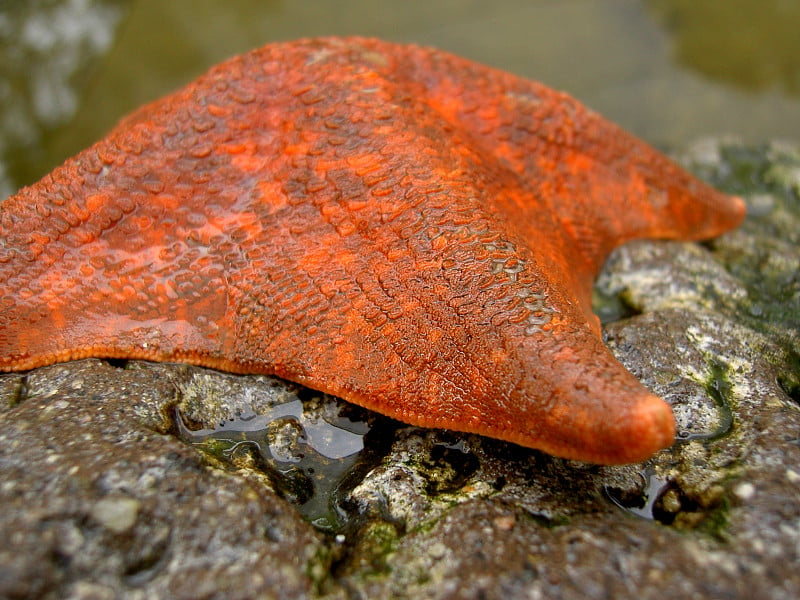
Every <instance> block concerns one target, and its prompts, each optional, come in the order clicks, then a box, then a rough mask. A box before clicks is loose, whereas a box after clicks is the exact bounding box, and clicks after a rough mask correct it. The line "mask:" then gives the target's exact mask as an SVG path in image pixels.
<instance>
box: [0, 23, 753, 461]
mask: <svg viewBox="0 0 800 600" xmlns="http://www.w3.org/2000/svg"><path fill="white" fill-rule="evenodd" d="M743 217H744V205H743V203H742V202H741V200H739V199H737V198H731V197H728V196H725V195H723V194H721V193H719V192H717V191H715V190H713V189H711V188H710V187H708V186H706V185H705V184H703V183H701V182H700V181H698V180H696V179H694V178H693V177H692V176H690V175H689V174H687V173H686V172H684V171H683V170H681V169H680V168H679V167H678V166H676V165H675V164H673V163H672V162H670V161H669V160H668V159H666V158H665V157H664V156H662V155H661V154H659V153H658V152H656V151H655V150H653V149H652V148H650V147H649V146H647V145H646V144H644V143H643V142H641V141H639V140H637V139H635V138H633V137H632V136H630V135H629V134H627V133H625V132H623V131H622V130H621V129H619V128H618V127H617V126H615V125H613V124H611V123H609V122H607V121H606V120H604V119H602V118H601V117H599V116H598V115H597V114H595V113H593V112H591V111H589V110H587V109H586V108H584V107H583V106H581V105H580V104H579V103H578V102H576V101H575V100H573V99H572V98H570V97H568V96H566V95H564V94H561V93H558V92H555V91H553V90H551V89H549V88H547V87H544V86H542V85H541V84H538V83H535V82H531V81H527V80H524V79H521V78H518V77H515V76H513V75H510V74H507V73H504V72H501V71H497V70H493V69H490V68H488V67H485V66H482V65H479V64H475V63H472V62H469V61H467V60H464V59H461V58H458V57H455V56H452V55H450V54H446V53H444V52H441V51H437V50H433V49H426V48H419V47H415V46H402V45H395V44H390V43H386V42H381V41H377V40H367V39H357V38H350V39H322V40H302V41H299V42H293V43H282V44H273V45H269V46H266V47H264V48H261V49H259V50H255V51H253V52H250V53H248V54H245V55H243V56H240V57H236V58H234V59H231V60H229V61H227V62H225V63H223V64H221V65H219V66H217V67H215V68H214V69H212V70H211V71H210V72H209V73H208V74H206V75H205V76H203V77H201V78H200V79H198V80H197V81H195V82H194V83H192V84H190V85H189V86H187V87H186V88H184V89H182V90H180V91H178V92H176V93H174V94H172V95H170V96H168V97H166V98H164V99H162V100H160V101H157V102H154V103H153V104H150V105H148V106H145V107H144V108H142V109H140V110H138V111H137V112H135V113H134V114H132V115H130V116H129V117H128V118H126V119H125V120H124V121H123V122H122V123H120V125H119V126H118V127H117V128H116V129H114V131H112V132H111V134H110V135H109V136H108V137H107V138H105V139H104V140H102V141H100V142H99V143H98V144H96V145H94V146H93V147H91V148H89V149H88V150H86V151H84V152H82V153H80V154H78V155H77V156H75V157H74V158H72V159H70V160H68V161H67V162H66V163H65V164H64V165H63V166H61V167H59V168H58V169H56V170H55V171H53V172H52V173H51V174H50V175H48V176H46V177H45V178H44V179H42V180H41V181H39V182H38V183H36V184H34V185H33V186H31V187H28V188H25V189H23V190H21V191H20V192H19V193H18V194H17V195H15V196H13V197H11V198H9V199H7V200H5V201H4V202H3V203H2V205H0V370H5V371H10V370H25V369H31V368H34V367H37V366H41V365H45V364H49V363H53V362H58V361H66V360H72V359H77V358H82V357H89V356H95V357H116V358H141V359H148V360H157V361H174V362H187V363H193V364H198V365H205V366H208V367H213V368H218V369H224V370H229V371H234V372H240V373H270V374H275V375H278V376H281V377H284V378H286V379H290V380H293V381H296V382H299V383H302V384H305V385H307V386H309V387H312V388H314V389H317V390H321V391H325V392H329V393H331V394H334V395H337V396H340V397H342V398H344V399H346V400H349V401H351V402H355V403H357V404H361V405H363V406H366V407H368V408H371V409H374V410H376V411H378V412H381V413H384V414H387V415H390V416H393V417H396V418H397V419H400V420H402V421H405V422H408V423H413V424H418V425H422V426H431V427H446V428H451V429H455V430H460V431H469V432H477V433H481V434H484V435H488V436H492V437H496V438H501V439H504V440H508V441H513V442H516V443H519V444H522V445H525V446H529V447H533V448H539V449H542V450H545V451H547V452H550V453H552V454H555V455H559V456H563V457H568V458H576V459H581V460H587V461H593V462H598V463H607V464H615V463H626V462H634V461H639V460H643V459H645V458H647V457H648V456H649V455H651V454H652V453H653V452H655V451H656V450H658V449H660V448H663V447H666V446H669V445H670V444H671V443H672V441H673V436H674V419H673V416H672V412H671V409H670V407H669V405H668V404H667V403H666V402H664V401H663V400H662V399H660V398H658V397H657V396H655V395H654V394H652V393H651V392H649V391H648V390H647V389H646V388H645V387H643V386H642V385H641V384H640V383H639V382H638V381H637V380H636V379H635V378H634V377H633V376H632V375H631V374H630V373H629V372H628V371H627V370H625V368H624V367H623V366H622V365H621V364H620V363H619V362H617V360H616V359H615V358H614V357H613V356H612V355H611V353H610V352H609V350H608V349H607V348H606V347H605V346H604V345H603V343H602V340H601V337H600V327H599V322H598V320H597V318H596V317H595V316H594V315H593V313H592V309H591V288H592V283H593V280H594V277H595V276H596V274H597V272H598V270H599V269H600V267H601V265H602V263H603V261H604V260H605V258H606V256H607V255H608V253H609V252H610V251H611V250H612V249H613V248H614V247H615V246H617V245H619V244H622V243H624V242H625V241H627V240H630V239H633V238H638V237H656V238H682V239H702V238H709V237H713V236H715V235H718V234H720V233H722V232H723V231H725V230H727V229H730V228H731V227H734V226H736V225H737V224H738V223H739V222H741V220H742V218H743Z"/></svg>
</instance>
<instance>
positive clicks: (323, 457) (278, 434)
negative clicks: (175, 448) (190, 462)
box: [174, 398, 391, 532]
mask: <svg viewBox="0 0 800 600" xmlns="http://www.w3.org/2000/svg"><path fill="white" fill-rule="evenodd" d="M326 400H327V401H330V402H334V403H337V404H338V407H339V411H338V413H337V414H336V415H335V416H329V415H328V414H326V415H325V416H324V417H323V416H320V415H317V414H310V411H304V407H303V402H302V401H301V400H300V399H297V400H291V401H288V402H285V403H283V404H277V405H275V406H273V407H271V408H269V409H267V411H266V412H262V414H255V413H254V412H252V411H244V412H242V413H241V414H240V415H238V416H236V417H234V418H231V419H229V420H226V421H224V422H221V423H219V425H218V426H217V427H214V428H210V429H197V430H193V429H190V427H189V426H188V424H187V422H186V421H185V419H184V417H183V415H182V414H181V413H180V411H179V410H178V409H176V410H175V415H174V418H175V424H176V428H177V435H178V437H179V438H180V439H182V440H183V441H185V442H187V443H189V444H191V445H193V446H195V447H197V448H198V449H199V450H201V451H203V452H205V453H207V454H209V455H211V456H212V457H213V458H214V459H216V460H217V461H220V462H222V463H223V464H225V465H227V466H229V467H230V468H232V469H237V470H238V469H250V470H254V471H257V472H260V473H263V474H265V475H266V476H267V477H268V478H269V480H270V481H271V483H272V485H273V486H274V488H275V490H276V491H277V492H278V493H279V494H281V495H282V496H283V497H284V498H286V499H287V500H289V501H290V502H292V503H293V504H295V505H296V506H297V507H298V509H299V510H300V512H301V514H302V515H303V516H304V517H305V518H306V519H307V520H308V521H309V522H311V523H312V524H313V525H314V526H315V527H317V528H318V529H321V530H323V531H328V532H336V531H339V530H340V529H341V528H342V527H343V526H344V525H345V522H346V514H345V513H344V511H343V510H342V509H341V508H340V507H339V499H340V498H341V497H342V494H343V492H344V489H343V488H345V487H347V486H346V481H348V480H349V479H350V478H356V476H357V472H358V470H359V467H360V466H363V465H364V464H365V462H367V461H368V457H367V456H365V455H369V456H375V455H376V450H378V449H379V448H380V447H382V446H385V444H384V443H382V442H381V441H380V440H378V441H376V444H372V445H371V446H372V447H371V448H370V452H368V453H365V452H364V450H365V441H364V438H365V437H366V436H367V435H368V434H369V432H370V431H371V430H372V429H373V426H374V425H375V423H376V422H377V421H378V420H379V419H377V418H376V417H375V416H374V415H372V414H370V413H368V412H367V411H364V410H363V409H360V408H358V407H354V406H352V405H347V404H345V403H344V402H342V401H339V400H336V399H333V398H330V399H326ZM328 412H329V411H328ZM381 422H382V420H381ZM385 433H386V432H385V431H383V433H382V434H381V436H382V437H383V441H384V442H385V441H386V439H391V436H386V435H385ZM376 447H377V448H376Z"/></svg>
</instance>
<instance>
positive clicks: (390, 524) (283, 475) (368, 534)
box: [0, 142, 800, 599]
mask: <svg viewBox="0 0 800 600" xmlns="http://www.w3.org/2000/svg"><path fill="white" fill-rule="evenodd" d="M686 158H687V163H688V164H689V166H690V167H691V168H693V169H695V170H696V171H698V172H699V173H700V174H701V175H703V176H704V177H706V178H707V179H710V180H711V181H713V182H714V183H715V184H716V185H719V186H720V187H722V188H725V189H728V190H730V191H733V192H736V193H740V194H742V195H744V196H745V197H746V198H747V200H748V204H749V206H750V208H751V212H750V215H749V217H748V220H747V221H746V223H745V224H744V226H743V227H742V228H740V229H739V230H737V231H735V232H732V233H729V234H727V235H725V236H723V237H721V238H719V239H717V240H713V241H711V242H708V243H704V244H690V243H675V242H651V241H646V242H637V243H633V244H629V245H627V246H625V247H624V248H621V249H619V250H618V251H616V252H615V253H614V255H613V256H612V257H611V259H610V260H609V261H608V263H607V265H606V269H605V270H604V272H603V274H602V275H601V277H600V279H599V281H598V285H597V303H598V308H599V310H600V312H601V313H602V314H603V315H604V321H605V326H604V327H605V336H606V341H607V343H608V344H609V346H610V347H611V348H612V349H613V351H614V352H615V353H616V355H617V356H618V357H619V358H620V360H621V361H622V362H623V363H624V364H625V365H626V366H627V367H628V368H629V369H631V370H632V371H633V372H634V373H635V374H636V375H637V377H639V378H640V379H641V380H642V381H643V382H644V383H645V384H646V385H648V386H649V387H650V388H651V389H652V390H654V391H655V392H656V393H658V394H660V395H662V396H663V397H665V398H666V399H667V401H668V402H670V403H671V404H672V406H673V409H674V412H675V414H676V418H677V421H678V427H679V432H680V435H679V439H678V440H677V441H676V444H675V445H674V446H673V447H672V448H670V449H669V450H666V451H663V452H661V453H659V454H658V455H656V456H655V457H654V458H653V459H651V460H650V461H648V462H647V463H645V464H641V465H629V466H625V467H598V466H594V465H587V464H583V463H576V462H570V461H565V460H561V459H556V458H552V457H549V456H547V455H544V454H542V453H539V452H536V451H532V450H527V449H524V448H520V447H518V446H514V445H512V444H506V443H503V442H499V441H496V440H491V439H487V438H481V437H479V436H474V435H465V434H456V433H452V432H446V431H440V430H423V429H419V428H415V427H409V426H405V425H401V424H398V423H394V422H392V421H389V420H385V419H382V418H378V417H376V416H375V415H372V414H370V413H367V412H366V411H361V410H360V409H354V408H352V407H349V406H348V405H346V404H344V403H342V402H340V401H338V400H336V399H334V398H330V397H327V396H324V395H322V394H318V393H316V392H311V391H308V390H304V389H303V388H300V387H299V386H295V385H292V384H287V383H285V382H280V381H279V380H275V379H272V378H268V377H242V376H234V375H229V374H223V373H217V372H214V371H210V370H207V369H197V368H193V367H186V366H180V365H151V364H147V363H138V362H130V363H125V362H119V361H112V362H111V363H108V362H102V361H97V360H88V361H80V362H75V363H69V364H65V365H60V366H54V367H48V368H43V369H38V370H36V371H32V372H30V373H28V374H25V375H5V376H2V377H0V397H2V399H3V401H4V403H3V405H2V412H0V502H2V504H3V507H4V511H3V512H2V513H0V535H2V536H3V537H4V539H5V540H7V543H6V544H5V545H4V546H3V547H2V548H0V596H3V597H12V598H14V597H43V598H60V597H70V596H71V597H76V598H77V597H82V598H90V597H92V598H94V597H97V598H105V597H108V598H112V597H113V598H159V597H163V598H166V597H178V598H181V597H183V598H205V597H208V598H210V597H231V598H257V597H264V596H268V597H269V596H276V595H280V596H281V597H286V598H306V597H320V596H322V597H327V598H336V597H351V598H372V597H395V598H609V597H614V598H659V599H662V598H693V597H704V598H705V597H709V598H710V597H726V598H751V597H753V598H755V597H770V598H790V597H797V596H798V595H800V574H798V573H797V570H796V568H795V565H796V564H797V561H798V560H800V556H798V548H800V500H798V498H800V468H798V467H797V465H798V464H800V407H799V406H798V403H800V276H799V275H798V273H800V239H798V238H799V237H800V149H798V148H795V147H792V146H786V145H783V146H782V145H776V144H773V145H768V146H765V147H762V148H746V147H743V146H740V145H738V144H735V143H732V142H726V143H721V142H703V143H700V144H697V145H696V146H694V147H693V148H691V149H690V151H689V152H688V153H687V154H686ZM312 499H313V502H311V500H312ZM309 521H311V522H312V523H314V524H315V525H316V528H315V527H314V526H312V525H311V524H309Z"/></svg>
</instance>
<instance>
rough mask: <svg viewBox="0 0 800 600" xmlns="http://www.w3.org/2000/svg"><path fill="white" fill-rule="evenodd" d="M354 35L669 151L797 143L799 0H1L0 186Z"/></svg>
mask: <svg viewBox="0 0 800 600" xmlns="http://www.w3.org/2000/svg"><path fill="white" fill-rule="evenodd" d="M355 34H357V35H367V36H377V37H381V38H385V39H389V40H394V41H399V42H415V43H420V44H427V45H434V46H437V47H439V48H442V49H446V50H449V51H451V52H455V53H457V54H461V55H464V56H467V57H469V58H471V59H474V60H476V61H480V62H483V63H487V64H490V65H492V66H496V67H499V68H502V69H506V70H508V71H512V72H514V73H517V74H520V75H523V76H526V77H530V78H533V79H538V80H540V81H542V82H544V83H546V84H547V85H550V86H551V87H555V88H558V89H562V90H565V91H567V92H569V93H571V94H572V95H574V96H576V97H577V98H579V99H580V100H581V101H583V102H584V103H585V104H587V105H589V106H590V107H592V108H594V109H595V110H597V111H599V112H601V113H602V114H604V115H605V116H606V117H608V118H610V119H611V120H614V121H616V122H618V123H620V124H621V125H623V126H624V127H625V128H627V129H629V130H631V131H632V132H634V133H635V134H637V135H639V136H641V137H643V138H645V139H647V140H648V141H650V142H651V143H653V144H655V145H657V146H660V147H662V148H666V149H669V148H671V147H675V146H678V145H681V144H684V143H686V142H687V141H689V140H693V139H697V138H700V137H705V136H727V135H732V136H735V137H738V138H741V139H744V140H746V141H749V142H753V143H758V142H762V141H766V140H768V139H772V138H782V139H788V140H794V141H800V2H798V1H797V0H725V1H724V2H721V1H719V0H558V1H555V0H493V1H492V2H486V1H483V0H404V1H402V2H400V1H394V2H392V1H390V0H316V1H312V0H225V1H224V2H221V1H219V0H168V1H165V0H0V197H2V196H3V195H4V194H7V193H11V192H13V191H14V190H15V189H16V188H17V187H18V186H20V185H24V184H27V183H31V182H32V181H35V180H36V179H38V178H39V177H41V176H42V175H43V174H44V173H46V172H47V171H49V170H51V169H52V168H53V167H54V166H55V165H57V164H59V163H60V162H61V161H63V160H64V159H65V158H67V157H68V156H71V155H72V154H75V153H76V152H77V151H79V150H81V149H82V148H85V147H86V146H88V145H89V144H91V143H92V142H93V141H95V140H97V139H98V138H100V137H102V136H103V135H104V133H105V132H107V131H108V129H109V128H110V127H112V126H113V125H114V123H115V122H116V121H117V120H118V119H119V118H120V117H121V116H122V115H124V114H125V113H127V112H129V111H130V110H132V109H133V108H135V107H136V106H138V105H140V104H143V103H145V102H147V101H149V100H152V99H154V98H156V97H158V96H161V95H163V94H165V93H167V92H169V91H171V90H174V89H176V88H178V87H180V86H181V85H183V84H185V83H187V82H188V81H190V80H192V79H193V78H194V77H196V76H197V75H199V74H200V73H202V72H203V71H205V70H206V69H207V68H208V67H209V66H211V65H213V64H214V63H217V62H219V61H221V60H223V59H225V58H227V57H229V56H231V55H233V54H236V53H240V52H244V51H246V50H249V49H251V48H254V47H257V46H260V45H263V44H266V43H268V42H272V41H278V40H290V39H294V38H298V37H305V36H320V35H355Z"/></svg>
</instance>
